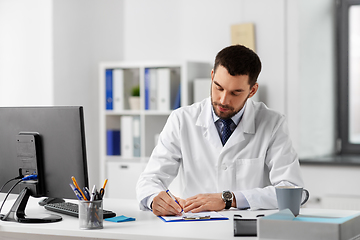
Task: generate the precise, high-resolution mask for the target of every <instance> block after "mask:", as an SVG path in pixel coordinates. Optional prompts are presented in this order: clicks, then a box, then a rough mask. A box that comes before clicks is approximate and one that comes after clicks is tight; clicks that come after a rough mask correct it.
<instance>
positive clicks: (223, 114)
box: [211, 98, 241, 120]
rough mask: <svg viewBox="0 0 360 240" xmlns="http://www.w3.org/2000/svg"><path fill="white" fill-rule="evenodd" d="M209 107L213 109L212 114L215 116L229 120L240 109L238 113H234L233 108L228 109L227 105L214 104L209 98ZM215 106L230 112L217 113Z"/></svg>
mask: <svg viewBox="0 0 360 240" xmlns="http://www.w3.org/2000/svg"><path fill="white" fill-rule="evenodd" d="M211 105H212V107H213V109H214V113H215V114H216V116H218V117H219V118H221V119H225V120H226V119H230V118H232V117H233V116H235V115H236V114H237V113H238V112H239V111H240V110H241V109H239V110H238V111H234V108H233V107H230V106H228V105H222V104H220V103H217V102H214V101H213V100H212V98H211ZM216 106H220V107H222V108H225V109H227V110H230V112H226V113H222V112H218V109H217V108H216Z"/></svg>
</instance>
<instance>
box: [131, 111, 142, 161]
mask: <svg viewBox="0 0 360 240" xmlns="http://www.w3.org/2000/svg"><path fill="white" fill-rule="evenodd" d="M133 144H134V154H133V155H134V157H140V154H141V143H140V116H133Z"/></svg>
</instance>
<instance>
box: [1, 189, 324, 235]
mask: <svg viewBox="0 0 360 240" xmlns="http://www.w3.org/2000/svg"><path fill="white" fill-rule="evenodd" d="M3 197H4V194H0V202H2V199H3ZM39 200H41V199H35V198H30V199H29V202H28V206H27V209H26V213H27V214H29V215H32V214H35V213H36V214H44V213H53V212H50V211H48V210H45V209H44V208H43V207H41V206H39V205H38V201H39ZM13 202H14V200H10V201H7V202H6V203H5V205H4V209H3V211H2V213H3V214H4V213H7V211H8V209H10V207H11V205H12V203H13ZM104 208H105V209H108V210H112V211H114V212H116V214H117V215H118V216H119V215H125V216H127V217H134V218H136V221H133V222H124V223H113V222H108V221H104V228H103V229H100V230H81V229H79V221H78V218H74V217H71V216H67V215H62V217H63V220H62V221H60V222H57V223H47V224H23V223H17V222H6V221H0V239H24V234H26V237H25V239H37V240H38V239H40V240H41V239H54V240H57V239H63V238H66V239H80V238H83V239H84V238H92V239H95V238H96V239H157V240H159V239H187V240H188V239H232V238H234V236H233V215H234V214H241V215H242V216H243V218H253V217H255V216H256V215H258V214H265V215H268V214H272V213H274V212H276V211H277V210H263V211H238V210H236V209H231V210H227V211H221V212H220V213H221V214H223V215H224V216H227V217H228V218H229V220H221V221H200V222H171V223H165V222H163V221H162V220H161V219H160V218H158V217H156V216H155V215H154V214H153V213H152V212H147V211H140V210H139V207H138V203H137V202H136V201H134V200H123V199H106V198H105V199H104ZM309 210H311V211H312V213H314V211H318V212H323V211H325V210H322V209H318V210H317V209H306V208H303V209H301V211H302V212H301V213H305V214H306V212H308V211H309ZM237 239H238V238H237ZM241 239H256V238H254V237H248V238H243V237H242V238H241Z"/></svg>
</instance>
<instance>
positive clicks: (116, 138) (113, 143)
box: [106, 129, 120, 156]
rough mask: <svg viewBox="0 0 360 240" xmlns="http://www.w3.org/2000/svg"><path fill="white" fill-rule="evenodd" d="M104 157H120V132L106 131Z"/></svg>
mask: <svg viewBox="0 0 360 240" xmlns="http://www.w3.org/2000/svg"><path fill="white" fill-rule="evenodd" d="M106 155H108V156H113V155H120V130H114V129H108V130H106Z"/></svg>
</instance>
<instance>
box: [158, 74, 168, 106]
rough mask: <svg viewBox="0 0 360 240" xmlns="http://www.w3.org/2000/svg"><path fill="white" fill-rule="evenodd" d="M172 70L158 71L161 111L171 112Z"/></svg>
mask: <svg viewBox="0 0 360 240" xmlns="http://www.w3.org/2000/svg"><path fill="white" fill-rule="evenodd" d="M170 71H171V70H170V69H169V68H159V69H158V70H157V80H158V84H157V90H158V94H157V97H158V99H157V107H158V110H159V111H168V110H170V81H171V78H170Z"/></svg>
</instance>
